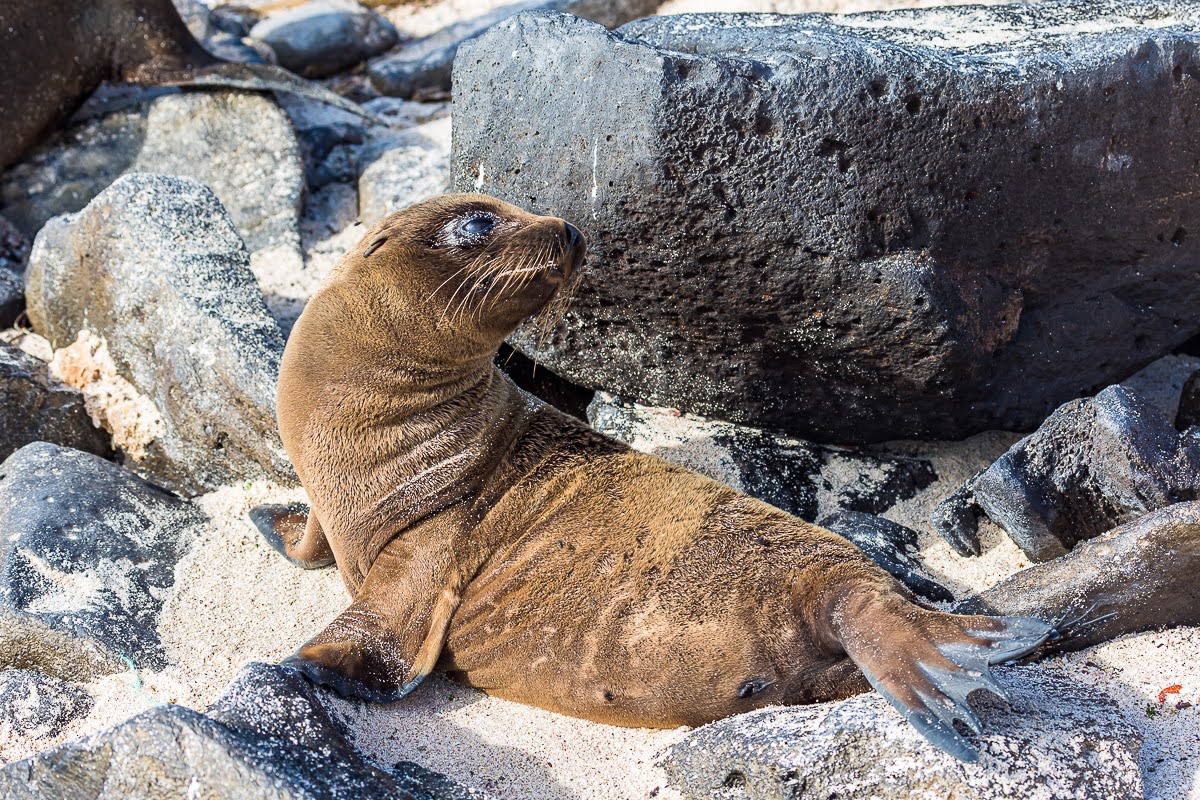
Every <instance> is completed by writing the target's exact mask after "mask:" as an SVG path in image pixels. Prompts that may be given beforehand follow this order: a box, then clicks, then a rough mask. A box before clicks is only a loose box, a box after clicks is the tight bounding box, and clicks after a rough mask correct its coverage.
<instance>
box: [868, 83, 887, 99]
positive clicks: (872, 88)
mask: <svg viewBox="0 0 1200 800" xmlns="http://www.w3.org/2000/svg"><path fill="white" fill-rule="evenodd" d="M867 92H868V93H869V94H870V95H871V97H874V98H875V99H876V100H878V99H879V98H881V97H883V96H884V95H885V94H887V78H876V79H875V80H873V81H871V83H870V84H869V85H868V86H867Z"/></svg>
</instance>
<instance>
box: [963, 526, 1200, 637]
mask: <svg viewBox="0 0 1200 800" xmlns="http://www.w3.org/2000/svg"><path fill="white" fill-rule="evenodd" d="M1197 574H1200V503H1195V502H1192V503H1176V504H1175V505H1171V506H1167V507H1166V508H1163V509H1159V510H1158V511H1154V512H1152V513H1150V514H1146V515H1145V516H1143V517H1139V518H1138V519H1136V520H1134V521H1133V522H1130V523H1127V524H1125V525H1121V526H1120V527H1118V528H1114V529H1113V530H1111V531H1108V532H1107V533H1104V534H1102V535H1100V536H1097V537H1096V538H1095V539H1090V540H1088V541H1086V542H1080V543H1079V544H1078V545H1076V546H1075V548H1074V549H1073V550H1071V552H1070V553H1067V554H1066V555H1065V556H1062V557H1061V558H1056V559H1053V560H1051V561H1047V562H1046V563H1044V564H1035V565H1034V566H1032V567H1030V568H1029V569H1025V570H1022V571H1021V572H1018V573H1016V574H1015V575H1011V576H1009V577H1008V578H1005V579H1004V580H1002V581H1000V582H998V583H996V584H994V585H993V586H991V587H989V588H988V589H986V590H985V591H983V592H980V593H979V594H978V595H974V596H972V597H968V598H965V599H964V600H962V601H960V602H958V603H957V604H955V606H954V609H953V610H954V611H955V612H956V613H959V614H1016V615H1022V616H1032V617H1037V618H1038V619H1042V620H1045V621H1046V622H1050V623H1052V624H1054V625H1055V627H1056V628H1057V629H1058V631H1059V633H1060V635H1059V636H1058V637H1057V638H1056V639H1054V640H1052V641H1050V642H1048V643H1047V644H1046V645H1043V647H1042V648H1041V652H1042V653H1045V652H1054V651H1060V650H1082V649H1083V648H1085V647H1091V646H1092V645H1096V644H1100V643H1102V642H1107V641H1111V640H1112V639H1115V638H1116V637H1118V636H1123V635H1125V634H1127V633H1136V632H1138V631H1146V630H1153V629H1162V628H1167V627H1173V626H1176V625H1198V624H1200V581H1197V580H1196V575H1197Z"/></svg>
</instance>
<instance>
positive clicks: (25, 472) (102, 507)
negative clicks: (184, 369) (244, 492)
mask: <svg viewBox="0 0 1200 800" xmlns="http://www.w3.org/2000/svg"><path fill="white" fill-rule="evenodd" d="M204 520H205V517H204V515H203V514H202V513H201V512H200V511H199V509H197V508H196V507H195V506H192V505H191V504H190V503H187V502H185V501H183V500H180V499H179V498H177V497H174V496H172V495H170V494H168V493H167V492H165V491H163V490H162V489H159V488H158V487H156V486H153V485H151V484H149V483H146V482H145V481H143V480H142V479H140V478H138V477H137V476H135V475H133V474H132V473H130V472H128V471H127V470H125V469H122V468H121V467H118V466H117V465H116V464H112V463H110V462H108V461H105V460H104V459H102V458H97V457H96V456H93V455H90V454H88V453H81V452H79V451H77V450H71V449H69V448H65V447H58V446H57V445H52V444H47V443H45V442H38V443H35V444H31V445H27V446H26V447H23V448H21V449H20V450H18V451H17V452H16V453H14V454H13V455H12V456H10V457H9V458H8V459H7V460H6V461H4V462H3V463H2V464H0V531H3V532H4V536H3V537H0V606H2V607H4V608H5V609H6V610H8V611H11V612H13V613H15V614H16V616H18V617H31V618H34V619H36V620H38V621H39V622H41V623H42V624H44V625H45V626H47V627H48V628H50V629H51V630H53V631H56V632H58V633H61V634H65V635H67V636H70V637H73V638H75V639H77V640H82V641H83V642H95V643H97V644H98V645H99V646H100V648H101V649H103V650H105V651H107V652H109V653H111V654H114V655H115V656H117V657H118V658H121V659H129V662H130V663H132V664H135V665H137V666H139V667H146V668H149V669H163V668H164V667H166V665H167V662H166V656H165V654H164V653H163V650H162V645H161V644H160V642H159V638H158V617H159V613H160V612H161V611H162V604H163V599H164V597H165V596H166V593H167V591H168V590H169V589H170V588H171V587H172V586H174V584H175V564H176V562H178V561H179V559H180V558H181V557H182V556H183V554H184V553H185V552H186V551H187V549H188V547H189V545H190V543H191V541H192V540H193V539H194V538H195V536H196V535H197V533H198V529H199V526H200V525H202V524H203V523H204ZM82 646H84V647H86V646H87V645H86V644H84V645H82ZM20 660H21V659H19V658H18V659H14V658H12V657H10V656H9V654H7V653H3V652H0V663H4V664H9V663H13V661H20ZM27 666H28V665H27ZM0 794H3V793H0Z"/></svg>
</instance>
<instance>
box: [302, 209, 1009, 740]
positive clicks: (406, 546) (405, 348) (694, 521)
mask: <svg viewBox="0 0 1200 800" xmlns="http://www.w3.org/2000/svg"><path fill="white" fill-rule="evenodd" d="M471 209H483V210H486V211H488V212H490V213H492V214H494V215H495V216H496V217H497V218H499V219H501V220H503V222H502V224H501V225H500V226H499V227H497V228H496V230H495V232H494V234H493V235H492V236H491V237H490V239H489V241H488V243H487V244H486V247H484V248H483V249H480V248H474V249H473V248H462V247H455V246H447V245H445V244H444V242H443V241H442V239H441V238H439V237H442V236H443V232H444V231H445V230H446V226H447V225H453V224H456V223H455V220H458V219H462V218H463V215H464V214H465V213H468V212H469V211H470V210H471ZM564 231H565V228H564V223H563V222H562V221H561V220H556V219H553V218H548V217H537V216H534V215H531V214H528V213H526V212H524V211H522V210H520V209H518V208H515V207H513V206H510V205H507V204H504V203H501V202H499V201H497V200H494V199H491V198H488V197H484V196H481V195H459V196H449V197H444V198H438V199H436V200H433V201H429V202H427V203H423V204H420V205H417V206H414V207H412V208H410V209H408V210H406V211H403V212H400V213H398V214H395V215H393V216H391V217H389V218H388V219H386V220H384V221H383V222H381V223H380V224H379V225H377V226H376V227H375V228H374V229H372V230H371V231H370V232H369V233H368V234H367V236H366V237H365V238H364V239H363V243H362V244H360V245H359V246H358V247H356V248H355V249H354V250H353V251H352V252H351V253H350V254H348V255H347V256H346V258H345V259H344V260H343V261H342V262H341V264H340V265H339V266H338V268H337V269H336V271H335V272H334V274H333V275H332V276H331V278H330V280H329V281H328V283H327V284H326V285H325V286H324V287H323V288H322V289H321V290H320V291H319V292H318V293H317V294H316V295H315V296H314V297H313V299H312V301H311V302H310V303H309V305H308V307H307V308H306V309H305V311H304V313H303V315H302V316H301V317H300V319H299V321H298V322H297V323H296V326H295V329H294V330H293V332H292V335H291V339H290V341H289V342H288V345H287V350H286V352H285V354H284V359H283V367H282V371H281V374H280V381H279V423H280V431H281V433H282V436H283V442H284V444H285V446H286V447H287V450H288V452H289V454H290V455H291V457H292V460H293V462H294V463H295V466H296V470H297V472H298V473H299V475H300V478H301V480H302V482H303V483H304V486H305V487H306V488H307V490H308V494H309V497H310V499H311V504H312V515H311V516H310V519H309V527H308V529H307V531H306V533H305V534H304V536H303V537H302V538H300V539H299V540H296V541H294V542H291V543H290V546H289V548H288V554H289V555H290V556H292V557H296V558H299V559H300V560H302V561H303V560H316V559H318V558H320V557H322V556H323V555H326V554H328V552H330V551H332V553H333V555H334V556H335V558H336V562H337V565H338V568H339V569H340V570H341V574H342V577H343V579H344V580H345V583H346V586H347V587H348V588H349V590H350V593H351V595H352V596H353V598H354V601H353V604H352V605H351V606H350V608H349V610H348V611H347V612H346V613H345V614H344V615H342V617H339V618H338V620H336V621H335V622H334V623H333V624H332V625H331V626H330V627H329V628H328V629H327V630H326V631H324V632H322V633H321V634H319V635H318V636H317V637H316V638H314V639H313V640H312V641H311V642H309V643H308V644H307V645H305V646H304V647H302V648H301V649H300V651H299V652H298V653H297V655H296V656H295V657H293V658H292V659H289V663H291V664H292V665H293V666H296V667H297V668H299V669H301V670H302V671H303V672H305V673H306V674H308V675H309V676H310V677H312V678H313V679H314V680H316V681H318V682H321V683H327V684H329V685H331V686H334V687H335V688H337V689H338V690H339V691H342V692H343V693H344V694H350V695H357V696H362V697H368V698H372V697H375V698H387V697H395V696H397V694H396V693H394V692H395V690H396V688H397V687H401V686H403V687H404V690H407V688H408V687H411V685H413V684H414V683H415V682H416V681H418V680H419V679H420V678H421V677H422V676H423V675H424V674H426V673H427V672H428V671H429V669H431V668H432V667H433V666H434V664H435V663H436V665H437V667H438V668H439V669H441V670H444V671H446V672H448V673H449V674H450V675H451V676H453V677H454V678H456V679H457V680H460V681H462V682H463V683H466V684H469V685H472V686H477V687H479V688H481V689H484V690H486V691H488V692H490V693H492V694H496V695H499V696H502V697H507V698H511V699H514V700H519V701H521V702H525V703H530V704H533V705H538V706H542V707H544V708H548V709H552V710H555V711H559V712H562V713H566V714H571V715H576V716H582V717H587V718H591V719H595V720H600V721H603V722H609V723H616V724H622V725H642V726H675V725H679V724H688V725H695V724H699V723H703V722H706V721H709V720H712V719H715V718H718V717H722V716H726V715H729V714H732V713H735V712H739V711H745V710H748V709H751V708H755V707H758V706H762V705H766V704H769V703H807V702H813V701H818V700H828V699H832V698H839V697H844V696H847V695H850V694H853V693H857V692H861V691H864V690H865V689H867V688H869V687H868V684H867V681H866V679H865V678H864V676H863V674H862V673H861V672H860V671H859V668H858V667H857V666H856V663H855V662H857V663H858V664H866V665H869V666H870V668H871V669H872V670H873V672H874V673H875V674H877V675H882V676H883V677H882V678H881V681H882V682H883V683H884V684H885V685H887V686H888V687H889V690H890V691H891V693H892V694H893V695H895V696H905V697H907V698H908V699H909V700H910V701H913V702H914V703H915V704H916V705H917V706H920V703H921V698H920V697H919V696H918V697H916V699H915V700H913V695H914V693H915V692H917V691H918V690H920V691H922V692H924V693H925V694H926V696H927V698H933V699H934V700H940V699H942V698H944V695H942V693H941V692H940V691H939V689H938V688H937V686H936V685H935V683H933V682H931V681H930V679H929V678H928V677H927V676H926V675H925V674H924V673H923V672H922V671H921V669H920V667H919V665H920V663H924V664H925V665H927V666H928V665H933V666H936V667H941V668H943V669H946V670H950V671H954V670H957V669H959V667H958V665H956V664H954V663H952V662H951V661H949V660H948V659H947V657H945V656H943V655H942V653H941V652H939V650H938V649H937V645H944V644H947V643H955V644H961V645H963V646H977V647H982V648H987V647H994V646H995V645H993V644H992V640H991V639H990V638H989V636H992V635H995V636H999V635H1000V634H999V632H1000V631H1001V630H1002V629H1003V622H1002V621H999V620H995V619H993V618H987V617H957V616H952V615H948V614H942V613H938V612H934V611H930V610H927V609H923V608H920V607H918V606H916V605H914V604H912V603H911V602H910V601H909V598H908V595H907V593H906V592H905V591H904V590H903V589H902V588H901V587H900V586H899V585H898V584H897V583H896V581H895V580H894V579H892V578H891V577H890V576H889V575H887V574H886V573H885V572H883V571H882V570H881V569H879V568H878V567H876V566H875V565H874V564H873V563H872V562H870V561H869V560H868V559H867V558H866V557H865V556H864V555H863V554H862V553H861V552H860V551H858V550H857V549H856V548H855V547H853V546H852V545H851V544H850V543H849V542H847V541H845V540H844V539H842V538H840V537H838V536H837V535H835V534H833V533H831V532H829V531H826V530H823V529H821V528H818V527H815V526H813V525H810V524H808V523H806V522H803V521H801V520H799V519H796V518H794V517H791V516H789V515H787V514H785V513H783V512H781V511H779V510H778V509H775V508H773V507H771V506H769V505H767V504H765V503H762V502H760V501H758V500H755V499H753V498H751V497H748V496H746V495H743V494H741V493H739V492H736V491H734V490H733V489H730V488H728V487H726V486H723V485H721V484H719V483H716V482H714V481H712V480H709V479H708V478H705V477H702V476H700V475H697V474H695V473H691V472H688V471H686V470H684V469H681V468H679V467H677V466H674V465H672V464H669V463H667V462H665V461H662V460H660V459H657V458H654V457H651V456H649V455H645V454H642V453H639V452H636V451H633V450H631V449H630V448H628V447H627V446H625V445H624V444H621V443H618V442H616V441H614V440H612V439H609V438H607V437H605V436H602V435H600V434H598V433H596V432H595V431H593V430H591V429H590V428H588V427H587V426H586V425H584V424H583V423H581V422H579V421H578V420H576V419H574V418H572V417H569V416H567V415H565V414H562V413H560V412H559V411H557V410H555V409H554V408H551V407H550V406H548V405H546V404H545V403H542V402H541V401H539V400H537V399H536V398H534V397H532V396H530V395H528V394H526V393H525V392H523V391H522V390H520V389H518V388H517V387H516V386H515V385H514V384H513V383H512V382H511V381H510V380H509V379H508V378H507V377H505V376H504V374H503V373H501V372H500V371H499V370H497V369H496V368H495V367H494V366H493V365H492V357H493V354H494V353H495V351H496V349H497V347H498V346H499V345H500V343H501V341H502V340H503V339H504V337H505V336H506V335H507V334H509V333H510V332H511V331H512V330H513V329H514V328H515V327H516V325H517V324H518V322H519V321H520V320H522V319H523V318H525V317H526V316H528V315H530V314H533V313H535V312H537V311H538V310H539V309H541V308H543V307H544V306H545V305H546V304H547V302H548V301H549V299H550V298H551V296H552V295H554V294H555V292H556V291H558V290H559V288H560V285H561V284H562V283H563V281H564V277H560V276H558V275H555V274H553V273H552V272H551V271H550V270H548V269H546V270H543V271H541V272H540V273H536V274H535V273H534V272H524V273H521V275H522V279H523V280H524V281H525V282H524V283H523V284H521V285H519V286H518V285H516V283H515V282H510V284H509V285H508V286H507V288H504V287H502V286H501V285H500V284H501V283H503V281H497V282H496V283H495V284H494V285H493V286H492V287H491V288H490V289H488V288H478V287H477V286H476V283H475V281H477V279H478V278H479V274H480V270H483V269H486V268H488V265H489V264H493V263H494V259H501V260H502V261H503V263H504V264H507V265H517V266H521V265H524V266H540V265H542V264H548V263H555V264H557V265H558V266H559V267H560V269H561V271H562V272H563V273H565V274H566V275H567V276H569V275H570V274H571V273H572V272H573V271H574V269H575V268H576V267H577V266H578V261H579V259H580V258H581V256H582V253H581V252H579V251H578V248H576V249H575V250H574V251H573V250H572V249H571V248H568V247H567V246H566V245H565V239H566V234H565V233H564ZM364 253H367V254H368V255H366V256H364ZM530 254H540V255H537V256H536V257H533V256H531V255H530ZM531 259H532V260H531ZM510 268H511V267H510ZM464 297H465V298H467V299H466V300H465V301H464V300H463V298H464ZM851 657H853V660H852V658H851ZM400 693H402V692H400Z"/></svg>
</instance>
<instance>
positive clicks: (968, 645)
mask: <svg viewBox="0 0 1200 800" xmlns="http://www.w3.org/2000/svg"><path fill="white" fill-rule="evenodd" d="M835 613H836V620H835V631H836V634H837V637H838V639H839V641H840V642H841V644H842V647H843V648H844V649H845V651H846V653H847V654H848V655H849V656H850V658H851V659H852V660H853V661H854V663H855V664H857V665H858V668H859V669H861V670H862V672H863V675H865V676H866V678H867V680H868V681H869V682H870V683H871V685H872V686H873V687H875V690H876V691H878V692H879V693H880V694H881V695H883V697H884V698H885V699H886V700H887V701H888V702H889V703H891V704H892V706H894V707H895V708H896V709H897V710H898V711H899V712H900V713H901V714H902V715H904V718H905V719H907V720H908V721H909V722H910V723H911V724H912V726H913V727H914V728H916V729H917V730H918V731H919V732H920V733H921V735H922V736H924V737H925V738H926V739H928V740H929V741H930V742H932V743H933V744H934V745H936V746H937V747H939V748H941V749H942V750H944V751H946V752H947V753H949V754H950V755H952V756H954V757H955V758H957V759H959V760H960V761H967V762H972V761H975V760H977V759H978V758H979V754H978V753H977V752H976V750H975V748H974V747H972V746H971V744H970V743H969V742H968V741H967V739H966V738H965V737H964V736H963V735H962V734H961V733H960V732H959V731H958V730H957V729H956V728H955V725H954V723H955V722H956V721H958V722H961V723H962V724H963V725H964V726H966V728H967V729H969V730H971V731H973V732H974V733H976V734H979V733H980V732H981V727H980V724H979V719H978V718H977V717H976V716H975V712H974V711H972V709H971V706H970V704H969V703H968V702H967V696H968V695H970V694H971V693H972V692H974V691H976V690H977V689H984V690H986V691H988V692H991V693H992V694H994V695H996V696H998V697H1000V698H1001V699H1004V693H1003V691H1002V690H1001V689H1000V687H999V686H998V685H997V684H996V682H995V681H994V680H993V679H992V675H991V671H990V669H989V668H990V667H991V666H993V665H996V664H1003V663H1005V662H1008V661H1012V660H1014V659H1018V658H1021V657H1022V656H1024V655H1027V654H1028V653H1030V652H1032V651H1033V650H1035V649H1036V648H1037V647H1039V646H1040V645H1041V644H1042V643H1043V642H1045V641H1046V640H1047V639H1048V638H1049V637H1050V636H1051V633H1052V630H1051V626H1049V625H1047V624H1046V623H1044V622H1042V621H1041V620H1036V619H1033V618H1030V617H976V616H957V615H953V614H944V613H941V612H938V611H928V610H926V609H923V608H919V607H917V606H914V605H912V604H910V603H908V602H906V601H905V600H903V599H902V598H900V597H899V596H895V595H892V596H877V597H874V598H868V599H866V600H859V601H856V600H855V599H850V600H849V601H848V602H847V603H845V604H844V605H843V608H841V609H839V611H838V612H835Z"/></svg>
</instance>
